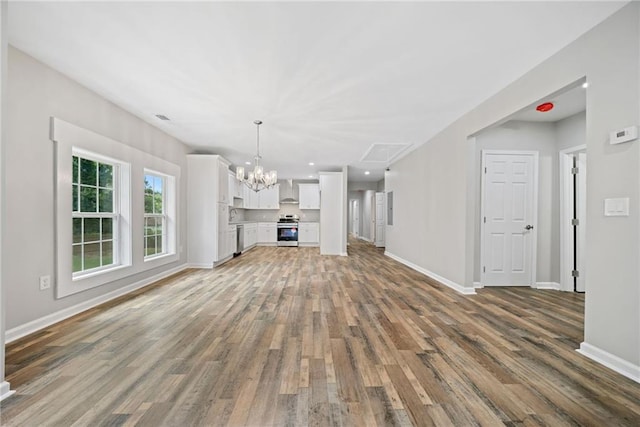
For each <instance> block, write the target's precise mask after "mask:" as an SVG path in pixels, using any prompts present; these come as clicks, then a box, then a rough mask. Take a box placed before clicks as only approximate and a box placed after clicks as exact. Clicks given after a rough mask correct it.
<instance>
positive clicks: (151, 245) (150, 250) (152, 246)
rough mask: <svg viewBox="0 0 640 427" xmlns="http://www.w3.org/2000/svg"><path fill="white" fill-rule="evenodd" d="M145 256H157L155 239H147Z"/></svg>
mask: <svg viewBox="0 0 640 427" xmlns="http://www.w3.org/2000/svg"><path fill="white" fill-rule="evenodd" d="M145 245H146V248H145V255H146V256H149V255H155V253H156V238H155V237H147V238H146V239H145Z"/></svg>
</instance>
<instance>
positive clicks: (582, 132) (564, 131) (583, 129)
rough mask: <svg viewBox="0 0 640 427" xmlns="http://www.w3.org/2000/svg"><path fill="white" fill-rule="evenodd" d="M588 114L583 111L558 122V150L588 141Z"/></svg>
mask: <svg viewBox="0 0 640 427" xmlns="http://www.w3.org/2000/svg"><path fill="white" fill-rule="evenodd" d="M586 133H587V115H586V113H585V112H584V111H583V112H582V113H578V114H575V115H573V116H571V117H567V118H566V119H564V120H560V121H559V122H556V141H557V144H558V151H561V150H565V149H567V148H572V147H577V146H579V145H584V144H585V143H586V141H587V135H586Z"/></svg>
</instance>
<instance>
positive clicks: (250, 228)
mask: <svg viewBox="0 0 640 427" xmlns="http://www.w3.org/2000/svg"><path fill="white" fill-rule="evenodd" d="M256 243H258V223H250V224H244V248H245V250H246V249H250V248H252V247H253V246H255V245H256Z"/></svg>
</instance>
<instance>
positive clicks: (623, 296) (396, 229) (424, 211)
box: [385, 2, 640, 369]
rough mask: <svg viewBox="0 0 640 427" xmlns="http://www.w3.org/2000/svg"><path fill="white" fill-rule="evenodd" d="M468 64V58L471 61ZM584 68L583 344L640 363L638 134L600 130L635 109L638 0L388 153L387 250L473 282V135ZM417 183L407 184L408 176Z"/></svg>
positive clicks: (630, 120)
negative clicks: (609, 205)
mask: <svg viewBox="0 0 640 427" xmlns="http://www.w3.org/2000/svg"><path fill="white" fill-rule="evenodd" d="M470 65H472V64H470ZM585 76H586V77H587V80H588V82H589V89H588V92H587V112H588V116H587V122H586V125H587V126H586V144H587V165H588V174H587V189H588V194H587V199H588V200H587V223H588V228H587V251H588V253H587V254H586V256H587V265H588V269H589V271H588V274H587V281H586V289H587V294H586V303H585V343H587V344H589V345H591V346H593V347H595V348H598V349H600V350H602V351H603V352H605V353H607V354H610V355H612V356H613V357H615V358H617V359H619V360H623V361H624V362H625V363H628V364H631V365H633V366H636V367H639V368H638V369H640V287H639V286H638V283H640V270H639V269H638V260H639V259H640V203H639V199H640V149H639V146H640V142H638V141H635V142H631V143H626V144H620V145H609V144H608V142H607V139H608V135H609V132H610V131H611V130H613V129H620V128H625V127H627V126H631V125H636V124H638V121H639V117H640V96H639V94H640V4H639V3H638V2H631V3H629V4H627V5H626V6H624V7H623V8H622V9H620V10H619V11H618V12H616V13H615V14H613V15H612V16H611V17H609V18H608V19H606V20H605V21H603V22H602V23H600V24H599V25H597V26H596V27H594V28H593V29H591V30H590V31H589V32H587V33H585V34H584V35H582V36H581V37H579V38H578V39H576V40H575V41H574V42H573V43H571V44H570V45H568V46H566V47H565V48H563V49H562V50H560V51H559V52H557V53H556V54H555V55H553V56H552V57H550V58H549V59H547V60H545V61H544V62H542V63H541V64H539V65H538V66H536V67H535V68H534V69H532V70H530V71H529V72H527V73H526V74H525V75H524V76H522V77H521V78H519V79H517V80H516V81H514V82H513V83H511V84H509V85H508V86H507V87H505V88H504V89H502V90H501V91H500V92H498V93H497V94H495V95H494V96H492V97H491V98H489V99H487V100H486V101H484V102H483V103H482V104H480V105H479V106H478V107H476V108H475V109H473V110H472V111H470V112H469V113H467V114H465V115H464V116H462V117H461V118H459V119H458V120H456V121H455V122H454V123H452V124H451V125H449V126H448V127H447V128H445V129H444V130H443V131H442V132H440V133H439V134H438V135H436V136H434V137H433V138H431V139H430V140H428V141H427V142H426V143H425V144H424V145H422V146H420V147H419V148H417V149H416V150H414V151H412V152H411V153H410V155H405V156H404V157H403V158H402V159H400V160H398V161H397V162H395V163H394V164H393V165H391V167H390V169H391V170H390V171H389V172H388V173H387V179H386V181H385V186H386V190H387V191H393V192H394V225H393V226H387V241H386V245H387V246H386V250H387V252H389V253H391V254H393V255H396V256H397V257H399V258H402V259H405V260H407V261H410V262H412V263H413V264H415V265H417V266H418V267H420V268H421V269H423V270H425V271H431V272H433V273H435V274H437V275H440V276H442V277H443V278H445V279H447V280H448V281H450V282H454V283H456V284H458V285H460V286H463V287H464V288H467V289H472V288H473V269H474V257H473V247H474V244H475V242H474V235H475V234H474V229H475V223H474V212H475V209H476V208H475V202H474V196H473V195H474V190H475V182H474V179H475V178H474V177H473V163H472V158H470V156H473V153H474V152H475V150H473V148H472V146H473V144H475V142H474V141H475V140H474V138H472V136H473V135H475V134H477V133H478V132H479V131H481V130H483V129H486V128H487V127H489V126H491V125H493V124H495V123H497V122H499V121H501V120H503V119H504V118H506V117H508V116H509V115H511V114H512V113H514V112H516V111H519V110H521V109H522V108H524V107H526V106H529V105H532V104H533V103H535V102H536V101H537V100H539V99H540V98H542V97H544V96H547V95H549V94H551V93H554V92H556V91H558V90H560V89H562V88H564V87H566V86H568V85H570V84H572V83H574V82H576V81H578V80H580V79H582V78H584V77H585ZM416 182H419V183H421V185H420V186H416V185H415V183H416ZM609 197H629V198H630V215H629V216H628V217H615V218H614V217H604V215H603V213H602V206H603V202H604V199H605V198H609Z"/></svg>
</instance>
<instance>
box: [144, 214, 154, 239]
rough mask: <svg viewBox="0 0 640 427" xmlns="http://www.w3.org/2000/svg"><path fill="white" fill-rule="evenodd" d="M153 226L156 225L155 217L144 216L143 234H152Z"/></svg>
mask: <svg viewBox="0 0 640 427" xmlns="http://www.w3.org/2000/svg"><path fill="white" fill-rule="evenodd" d="M155 226H156V220H155V218H145V219H144V235H145V236H153V232H154V228H155Z"/></svg>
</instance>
